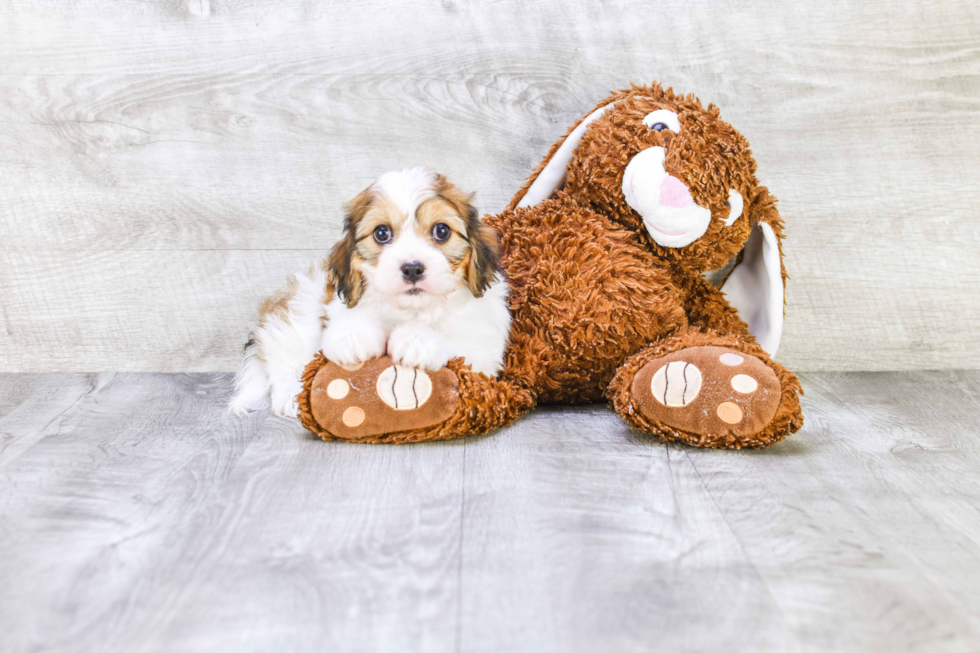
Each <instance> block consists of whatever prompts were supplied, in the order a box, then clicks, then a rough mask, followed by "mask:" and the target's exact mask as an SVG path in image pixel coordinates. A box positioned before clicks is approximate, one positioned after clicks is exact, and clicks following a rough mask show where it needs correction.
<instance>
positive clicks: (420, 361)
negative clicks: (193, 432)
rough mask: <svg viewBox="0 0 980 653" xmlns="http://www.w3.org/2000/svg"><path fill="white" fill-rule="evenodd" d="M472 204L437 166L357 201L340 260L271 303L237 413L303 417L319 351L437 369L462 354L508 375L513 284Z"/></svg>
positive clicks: (251, 347) (240, 381) (397, 174)
mask: <svg viewBox="0 0 980 653" xmlns="http://www.w3.org/2000/svg"><path fill="white" fill-rule="evenodd" d="M471 200H472V195H471V194H468V193H464V192H462V191H461V190H459V189H458V188H456V187H455V186H453V185H452V184H451V183H449V182H448V181H447V180H446V178H445V177H443V176H442V175H439V174H436V173H435V172H434V171H433V170H431V169H429V168H406V169H404V170H397V171H394V172H389V173H386V174H384V175H382V176H381V177H379V178H378V179H377V181H375V182H374V183H373V184H371V186H369V187H368V188H367V189H366V190H364V191H363V192H362V193H361V194H360V195H358V196H357V197H356V198H354V200H353V201H352V202H351V203H350V204H348V205H347V215H346V218H345V220H344V233H343V236H342V237H341V239H340V241H339V242H338V243H337V244H336V245H335V246H334V248H333V250H332V251H331V252H330V256H329V257H328V258H327V259H325V260H323V261H321V262H320V263H317V264H315V265H313V267H312V268H310V270H309V271H308V272H306V273H305V274H302V273H301V274H297V275H295V276H294V277H292V278H291V279H290V282H289V288H288V290H287V291H286V292H284V293H280V294H279V295H277V296H275V297H272V298H269V299H267V300H266V301H265V302H264V303H263V305H262V308H261V309H260V313H259V325H258V327H257V328H256V329H255V330H254V331H253V332H252V334H251V337H250V338H249V341H248V343H247V344H246V345H245V358H244V361H243V362H242V366H241V369H240V370H239V371H238V375H237V376H236V378H235V395H234V397H233V398H232V400H231V406H230V408H231V410H232V411H233V412H234V413H236V414H242V413H244V412H246V411H249V410H258V409H262V408H266V407H268V406H269V404H270V403H271V407H272V412H273V413H275V414H277V415H283V416H292V417H295V416H296V414H297V407H296V395H297V394H299V392H300V390H301V389H302V384H301V382H300V377H301V375H302V373H303V370H304V369H305V367H306V365H307V363H309V362H310V361H311V360H312V359H313V356H314V355H315V354H316V352H317V351H318V350H322V351H323V354H324V355H325V356H326V357H327V358H328V359H329V360H331V361H333V362H335V363H338V364H340V365H352V364H355V363H359V362H363V361H366V360H369V359H372V358H377V357H378V356H382V355H384V354H385V353H387V354H389V355H390V356H391V357H392V359H393V360H394V362H395V363H398V364H399V365H404V366H406V367H416V368H422V369H426V370H437V369H439V368H441V367H443V366H445V365H446V363H447V362H449V359H451V358H455V357H462V358H464V359H465V360H466V362H467V363H468V364H469V365H471V366H472V367H473V369H474V370H475V371H477V372H482V373H484V374H486V375H488V376H495V375H497V374H498V373H499V372H500V369H501V367H502V365H503V356H504V348H505V347H506V345H507V337H508V332H509V330H510V312H509V311H508V309H507V292H508V289H507V284H506V282H505V280H504V279H503V276H502V273H501V272H500V259H499V246H498V243H497V238H496V235H495V234H494V232H493V230H491V229H490V228H489V227H486V226H485V225H483V224H482V223H481V222H480V218H479V215H478V214H477V211H476V209H475V208H474V207H473V205H472V204H471Z"/></svg>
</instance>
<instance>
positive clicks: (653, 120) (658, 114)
mask: <svg viewBox="0 0 980 653" xmlns="http://www.w3.org/2000/svg"><path fill="white" fill-rule="evenodd" d="M643 124H644V125H646V126H647V127H649V128H650V129H652V130H653V131H655V132H662V131H664V130H665V129H669V130H670V131H672V132H674V133H675V134H680V133H681V121H680V120H679V119H678V118H677V114H676V113H674V112H673V111H670V110H668V109H657V110H656V111H651V112H650V113H648V114H647V115H646V116H645V117H644V118H643Z"/></svg>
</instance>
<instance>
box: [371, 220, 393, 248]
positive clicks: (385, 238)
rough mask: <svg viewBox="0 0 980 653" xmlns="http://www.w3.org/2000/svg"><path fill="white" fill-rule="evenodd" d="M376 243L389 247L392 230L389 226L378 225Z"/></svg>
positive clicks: (375, 233) (375, 232)
mask: <svg viewBox="0 0 980 653" xmlns="http://www.w3.org/2000/svg"><path fill="white" fill-rule="evenodd" d="M374 241H375V242H376V243H378V244H379V245H387V244H388V243H390V242H391V228H390V227H388V225H384V224H382V225H378V226H377V227H375V228H374Z"/></svg>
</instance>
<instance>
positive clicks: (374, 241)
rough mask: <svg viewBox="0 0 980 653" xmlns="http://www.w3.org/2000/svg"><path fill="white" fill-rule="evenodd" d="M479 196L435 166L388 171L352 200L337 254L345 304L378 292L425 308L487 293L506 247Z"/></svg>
mask: <svg viewBox="0 0 980 653" xmlns="http://www.w3.org/2000/svg"><path fill="white" fill-rule="evenodd" d="M472 197H473V196H472V194H469V193H464V192H463V191H461V190H460V189H458V188H456V187H455V186H454V185H452V184H451V183H449V181H448V180H446V178H445V177H443V176H442V175H439V174H437V173H436V172H435V171H433V170H431V169H429V168H405V169H403V170H396V171H394V172H388V173H385V174H383V175H381V177H379V178H378V179H377V181H375V182H374V183H373V184H371V186H369V187H368V188H366V189H365V190H364V191H362V192H361V193H360V194H359V195H358V196H357V197H355V198H354V200H353V201H352V202H351V203H350V204H348V205H347V215H346V218H345V220H344V235H343V237H342V238H341V240H340V242H338V243H337V245H336V246H335V247H334V249H333V251H332V252H331V254H330V262H329V267H330V274H331V278H332V280H333V282H334V284H335V286H336V288H337V293H338V294H339V295H340V297H341V299H342V300H343V301H344V303H345V304H347V306H349V307H354V306H355V305H357V303H358V301H360V299H361V297H362V296H363V295H364V293H366V292H371V293H376V294H377V295H379V296H380V297H381V298H383V299H384V300H386V301H388V302H391V303H393V304H394V305H395V306H397V307H399V308H406V309H408V308H412V309H424V308H425V307H426V306H428V305H429V304H430V303H432V302H433V301H439V300H442V299H444V298H445V297H446V296H448V295H449V294H450V293H452V292H454V291H456V290H458V289H466V290H467V291H468V292H471V293H472V294H473V295H474V296H476V297H480V296H482V295H483V293H484V292H485V291H486V290H487V288H488V287H489V286H490V284H491V283H492V282H493V280H494V277H495V276H496V274H497V272H498V270H499V263H500V258H499V246H498V244H497V236H496V234H495V233H494V232H493V230H491V229H490V228H489V227H486V226H485V225H484V224H483V223H482V222H480V217H479V215H478V213H477V211H476V209H475V208H474V207H473V205H472V204H471V200H472Z"/></svg>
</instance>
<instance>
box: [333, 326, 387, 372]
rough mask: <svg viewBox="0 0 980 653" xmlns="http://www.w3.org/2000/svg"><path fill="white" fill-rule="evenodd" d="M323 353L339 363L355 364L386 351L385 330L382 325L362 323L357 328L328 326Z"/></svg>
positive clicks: (376, 356)
mask: <svg viewBox="0 0 980 653" xmlns="http://www.w3.org/2000/svg"><path fill="white" fill-rule="evenodd" d="M322 344H323V347H322V349H323V355H324V356H326V357H327V360H331V361H333V362H335V363H337V364H338V365H354V364H356V363H363V362H364V361H368V360H371V359H373V358H378V357H379V356H382V355H384V353H385V332H384V329H382V328H381V327H380V326H378V325H376V324H370V323H361V324H358V325H357V328H356V329H354V328H350V327H347V326H328V327H327V330H326V331H324V332H323V343H322Z"/></svg>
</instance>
